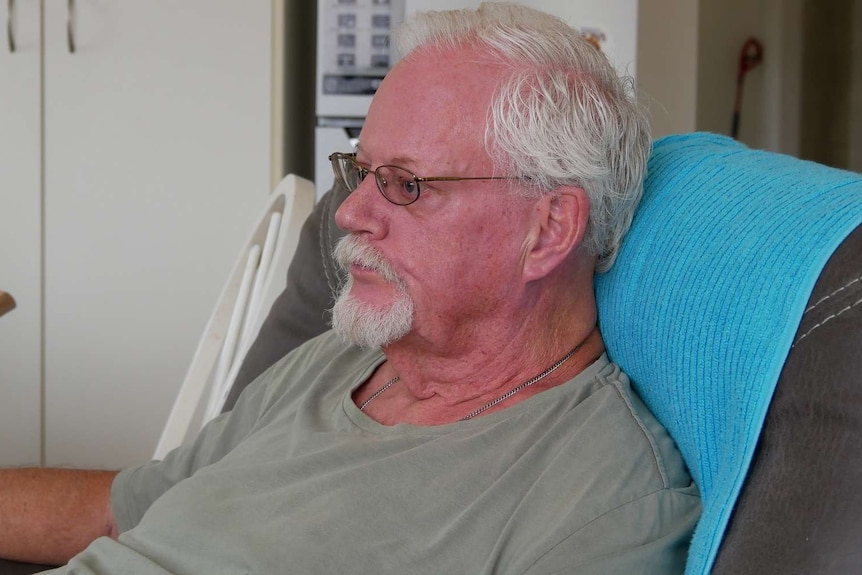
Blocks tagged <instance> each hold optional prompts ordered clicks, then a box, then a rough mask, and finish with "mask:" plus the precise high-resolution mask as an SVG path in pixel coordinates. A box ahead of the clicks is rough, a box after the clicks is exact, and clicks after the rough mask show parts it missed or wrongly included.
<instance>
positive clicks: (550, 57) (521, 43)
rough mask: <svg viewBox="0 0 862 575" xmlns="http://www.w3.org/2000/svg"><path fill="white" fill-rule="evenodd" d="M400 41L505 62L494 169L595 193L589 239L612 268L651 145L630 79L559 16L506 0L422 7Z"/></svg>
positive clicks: (603, 267) (490, 145) (495, 106)
mask: <svg viewBox="0 0 862 575" xmlns="http://www.w3.org/2000/svg"><path fill="white" fill-rule="evenodd" d="M394 42H395V47H396V50H397V51H398V52H399V53H400V54H403V55H405V56H409V54H410V53H411V52H413V51H414V50H417V49H420V48H421V49H427V48H435V47H436V48H437V49H441V50H447V49H455V48H458V47H461V46H465V45H469V46H473V47H477V48H479V49H480V50H482V51H484V52H485V53H487V55H488V56H489V57H491V58H493V60H494V62H496V63H497V64H499V65H503V66H505V67H506V68H507V69H508V72H509V73H508V76H507V77H506V78H504V79H503V80H502V82H501V84H500V85H499V86H498V87H497V91H496V94H495V96H494V99H493V102H492V104H491V109H490V110H489V117H488V123H487V127H486V132H485V147H486V149H487V150H488V153H489V155H490V156H491V158H492V160H493V161H494V163H495V169H497V170H500V171H501V173H511V174H517V175H519V176H522V178H523V180H524V181H525V182H527V183H528V184H529V186H528V187H529V188H530V189H531V190H532V193H552V192H553V190H555V189H556V188H558V187H560V186H577V187H580V188H582V189H583V190H584V191H585V192H586V193H587V195H588V196H589V199H590V218H589V223H588V225H587V230H586V235H585V237H584V246H585V248H586V249H587V250H588V251H589V253H591V254H593V255H595V256H596V257H597V262H596V271H598V272H605V271H608V270H609V269H610V268H611V266H612V265H613V263H614V260H615V259H616V255H617V251H618V250H619V246H620V243H621V242H622V239H623V236H624V235H625V233H626V231H628V228H629V226H630V225H631V221H632V217H633V215H634V211H635V209H636V207H637V205H638V203H639V201H640V198H641V195H642V193H643V180H644V177H645V172H646V162H647V158H648V157H649V153H650V147H651V139H650V133H649V123H648V120H647V118H646V116H645V114H644V113H643V111H642V110H641V108H640V107H639V106H638V105H637V103H636V101H635V92H634V82H633V80H632V78H631V77H630V76H625V75H623V76H620V75H618V74H617V72H616V70H615V69H614V67H613V65H612V64H611V63H610V61H609V60H608V59H607V58H606V57H605V55H604V54H603V53H602V52H601V51H600V50H598V49H596V47H595V46H594V45H593V44H591V43H590V42H589V41H588V40H587V39H586V38H585V37H584V36H583V35H582V34H581V33H580V32H578V31H577V30H575V29H573V28H572V27H570V26H569V25H568V24H566V23H565V22H563V21H562V20H560V19H559V18H556V17H554V16H551V15H549V14H545V13H543V12H540V11H537V10H534V9H531V8H527V7H525V6H520V5H517V4H509V3H504V2H485V3H483V4H482V5H481V6H479V8H478V9H476V10H452V11H446V12H425V13H422V14H417V15H416V16H415V17H414V18H412V19H411V20H409V21H408V22H406V23H405V24H404V25H402V26H401V27H400V28H399V29H398V30H397V32H396V35H395V38H394Z"/></svg>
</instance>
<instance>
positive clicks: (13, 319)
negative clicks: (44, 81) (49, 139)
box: [0, 0, 42, 466]
mask: <svg viewBox="0 0 862 575" xmlns="http://www.w3.org/2000/svg"><path fill="white" fill-rule="evenodd" d="M0 6H2V7H0V16H2V23H3V28H2V29H0V30H2V33H3V38H2V43H0V290H3V291H6V292H9V293H11V294H12V296H13V297H14V298H15V300H16V302H17V307H16V308H15V309H14V310H12V311H11V312H9V313H8V314H7V315H4V316H3V317H0V466H3V465H19V464H33V463H36V464H38V463H39V457H40V455H39V452H40V421H41V417H40V396H41V392H40V386H41V368H40V362H41V327H40V323H41V319H40V318H41V305H42V304H41V300H42V281H41V267H42V262H41V251H42V248H41V246H42V243H41V242H42V239H41V238H42V233H41V223H40V220H41V196H40V193H41V192H40V190H41V187H40V183H39V178H40V175H39V174H40V167H39V165H40V159H39V158H40V137H39V132H40V105H39V99H40V86H39V2H38V1H37V0H18V1H17V2H15V3H14V4H13V5H12V7H14V10H13V12H12V14H11V15H10V14H9V12H8V10H9V8H10V4H9V3H7V2H3V3H2V5H0ZM10 18H11V20H10ZM7 23H8V24H11V26H9V27H7ZM10 32H11V34H12V39H13V40H14V44H15V46H14V51H13V50H12V47H11V46H10V42H9V41H10V37H9V36H8V34H9V33H10Z"/></svg>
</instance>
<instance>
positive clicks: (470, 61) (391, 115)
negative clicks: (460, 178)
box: [360, 48, 501, 169]
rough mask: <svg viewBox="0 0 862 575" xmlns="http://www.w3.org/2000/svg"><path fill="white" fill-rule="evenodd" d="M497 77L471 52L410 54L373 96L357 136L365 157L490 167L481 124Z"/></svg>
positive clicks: (492, 67)
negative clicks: (479, 164)
mask: <svg viewBox="0 0 862 575" xmlns="http://www.w3.org/2000/svg"><path fill="white" fill-rule="evenodd" d="M500 75H501V69H500V67H499V66H498V65H493V64H491V63H490V62H489V61H488V58H487V57H486V56H483V55H482V54H480V53H478V52H477V51H476V50H475V49H473V48H462V49H458V50H454V49H452V50H437V49H428V48H426V49H422V50H421V51H418V52H417V53H413V54H411V55H410V56H408V57H407V58H406V59H404V60H402V61H401V62H399V63H398V64H397V65H396V66H395V67H394V68H393V69H392V71H391V72H390V73H389V74H388V75H387V76H386V78H385V79H384V80H383V82H382V83H381V85H380V88H379V89H378V91H377V94H376V95H375V96H374V99H373V101H372V103H371V108H370V109H369V111H368V116H367V117H366V121H365V125H364V127H363V129H362V133H361V135H360V141H361V142H362V146H361V151H362V153H363V155H367V156H369V158H368V159H369V160H371V161H372V162H374V163H381V162H383V163H385V162H389V161H392V159H393V158H395V157H397V158H399V159H406V160H411V159H412V160H413V161H414V162H415V163H416V164H417V166H413V167H416V168H417V169H418V167H422V166H424V165H430V164H432V163H433V164H434V165H435V166H437V167H440V168H444V167H445V168H450V169H454V168H457V167H458V166H459V165H462V167H463V165H471V166H472V165H474V164H476V163H481V164H483V166H485V167H488V166H490V160H489V159H488V156H487V153H486V152H485V146H484V139H485V126H486V122H487V118H488V112H489V108H490V104H491V100H492V97H493V94H494V91H495V90H496V87H497V85H498V84H499V80H500ZM441 163H443V164H445V166H441Z"/></svg>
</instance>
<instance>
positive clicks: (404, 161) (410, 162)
mask: <svg viewBox="0 0 862 575" xmlns="http://www.w3.org/2000/svg"><path fill="white" fill-rule="evenodd" d="M362 152H363V150H362V148H361V147H360V146H358V145H357V146H356V147H355V148H354V149H353V153H355V154H356V157H357V161H359V154H360V153H362ZM416 162H417V161H416V160H415V159H413V158H410V157H408V156H395V157H394V158H391V159H389V160H387V161H385V162H382V163H381V164H380V165H381V166H397V167H399V168H404V169H405V170H408V171H410V172H413V171H414V170H415V166H416ZM359 163H360V164H365V163H366V162H361V161H359Z"/></svg>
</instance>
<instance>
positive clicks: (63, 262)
mask: <svg viewBox="0 0 862 575" xmlns="http://www.w3.org/2000/svg"><path fill="white" fill-rule="evenodd" d="M4 4H5V3H4ZM39 4H40V3H38V2H36V1H35V0H16V4H15V5H16V8H17V14H16V15H15V22H14V24H15V30H16V32H17V33H16V36H18V37H20V41H19V42H18V44H19V46H18V48H19V50H18V51H16V52H15V53H9V52H8V50H7V51H6V53H4V54H3V57H2V59H0V61H2V62H3V64H2V69H0V75H2V76H3V80H2V83H0V97H2V99H3V108H4V109H3V111H2V112H0V120H2V121H3V128H2V135H0V151H3V152H4V158H8V157H12V158H16V159H19V157H20V161H18V162H16V164H18V163H20V166H19V165H16V166H15V167H14V171H13V172H7V170H6V169H5V167H4V168H3V170H2V172H0V186H2V188H0V189H2V202H3V204H4V205H3V206H2V207H0V213H2V216H0V225H2V226H3V231H2V232H0V233H2V236H0V238H2V242H3V244H4V247H3V248H2V250H3V251H0V254H2V260H0V289H4V290H5V291H8V292H10V293H12V294H13V295H14V296H15V297H16V299H17V300H18V301H19V304H20V307H19V309H17V310H15V311H13V312H11V313H10V314H8V315H7V316H4V317H3V318H2V321H0V346H2V347H0V378H2V382H0V383H2V385H0V464H17V463H25V462H33V461H34V455H33V447H32V443H33V437H35V438H36V442H37V445H40V447H39V449H40V450H42V451H44V453H43V454H41V455H40V454H39V453H37V454H36V455H37V456H40V457H43V462H44V463H45V464H46V465H74V466H80V467H117V466H121V465H126V464H131V463H136V462H140V461H143V460H146V458H147V457H148V456H149V454H150V453H151V452H152V450H153V448H154V446H155V444H156V441H157V438H158V434H159V432H160V430H161V427H162V426H163V424H164V421H165V419H166V417H167V414H168V411H169V410H170V406H171V403H172V401H173V398H174V396H175V395H176V392H177V390H178V388H179V385H180V383H181V381H182V378H183V375H184V372H185V369H186V367H187V365H188V363H189V361H190V360H191V357H192V354H193V352H194V348H195V345H196V343H197V339H198V337H199V336H200V334H201V332H202V330H203V327H204V324H205V322H206V318H207V317H208V314H209V312H210V310H211V308H212V306H213V305H214V303H215V300H216V298H217V295H218V293H219V290H220V289H221V286H222V283H223V282H224V280H225V278H226V277H227V274H228V272H229V271H230V266H231V264H232V262H233V260H234V259H235V257H236V255H237V250H238V249H239V246H240V245H241V244H242V242H243V240H244V238H245V235H246V234H247V231H248V229H249V228H250V226H251V224H252V222H253V220H254V217H255V216H256V214H257V212H258V211H259V209H260V206H261V205H263V203H264V202H265V199H266V197H267V195H268V194H269V191H270V166H269V162H270V157H271V153H270V117H271V80H270V76H271V70H270V67H271V62H272V57H271V51H272V48H271V40H272V38H271V36H272V33H271V9H272V3H271V0H253V1H243V2H237V1H235V0H221V1H213V0H183V1H182V2H176V1H169V0H149V1H147V2H139V1H135V0H75V1H74V2H73V3H71V4H70V3H68V2H58V1H48V2H42V3H41V9H42V10H43V13H42V14H41V17H42V19H43V23H44V28H43V31H44V32H43V33H44V38H43V51H42V58H43V60H42V64H41V65H42V74H41V78H42V80H41V83H40V82H39V78H40V68H39V66H40V56H39V48H38V46H39V45H38V42H35V43H34V44H33V45H31V46H30V47H29V48H27V47H26V46H25V44H24V38H25V37H26V35H27V34H30V36H34V35H35V37H36V38H37V39H38V36H37V35H38V30H39V21H38V18H35V19H32V18H28V17H29V16H30V15H31V14H25V11H26V10H29V11H31V12H33V13H34V14H36V15H37V16H38V15H39V14H38V13H39ZM31 5H34V6H31ZM70 5H71V6H72V8H73V13H72V14H70V13H69V11H68V10H69V6H70ZM25 6H26V9H25ZM31 20H32V21H31ZM30 26H35V32H27V31H26V30H28V29H29V27H30ZM70 30H71V33H72V38H73V41H74V47H75V51H74V53H72V52H70V49H69V31H70ZM25 60H32V64H30V63H28V62H25ZM7 68H8V69H9V70H17V69H18V68H22V69H24V68H26V70H24V71H20V72H17V73H18V74H20V75H22V76H27V77H28V78H29V77H30V76H31V75H32V76H34V77H35V81H34V82H30V83H31V84H33V85H31V86H23V84H24V82H17V81H13V80H8V83H9V84H10V85H8V86H7V85H6V84H7V78H6V76H7V75H8V74H7V71H6V70H7ZM28 91H29V92H30V93H29V94H28V93H25V94H19V92H28ZM7 92H8V93H15V96H14V98H16V99H17V98H20V99H22V100H26V101H27V103H26V104H25V105H24V107H23V109H24V110H30V108H32V106H33V102H34V101H35V102H36V104H35V107H36V111H35V113H34V112H32V111H30V112H29V113H30V114H31V115H33V114H35V116H36V120H35V121H34V120H32V119H30V120H27V119H23V120H22V118H21V117H20V116H21V115H20V113H19V112H18V111H16V110H11V111H10V110H7V108H9V106H7V105H6V101H7ZM10 101H11V100H10ZM40 101H41V106H40V105H39V103H40ZM7 114H8V115H9V116H10V117H13V118H15V121H16V122H17V124H16V125H15V126H14V129H13V130H9V131H8V132H7V130H6V126H7V118H6V115H7ZM22 142H23V143H24V144H25V145H21V143H22ZM10 151H11V152H10ZM6 152H10V155H9V156H7V155H5V153H6ZM5 163H6V162H5V160H3V161H2V164H5ZM2 164H0V165H2ZM19 172H20V173H19ZM34 173H35V175H34ZM34 198H35V199H34ZM7 200H8V201H9V202H10V203H11V205H12V206H13V208H15V210H16V211H17V212H20V214H13V213H11V212H7V210H6V207H5V204H6V203H7ZM7 220H13V222H12V225H11V226H10V227H9V229H8V231H7V229H6V225H7V223H9V222H8V221H7ZM10 246H15V248H14V250H13V249H12V248H11V247H10ZM7 278H8V279H7ZM34 334H35V335H34ZM22 336H23V337H22ZM7 346H10V347H9V348H8V349H7ZM12 346H14V347H15V348H19V349H14V350H13V347H12ZM34 350H35V351H34ZM34 355H35V356H36V358H37V359H36V360H33V359H32V356H34ZM34 363H35V364H36V366H35V367H33V364H34ZM12 365H14V366H15V367H14V368H11V367H9V368H7V366H12ZM40 372H41V373H40ZM34 374H35V375H34ZM34 403H35V407H34ZM9 418H12V420H16V418H17V420H16V422H15V423H12V422H10V420H9ZM34 422H35V423H34ZM34 425H35V426H36V429H34ZM40 428H41V429H42V430H43V432H40ZM40 434H41V440H40V439H39V438H40ZM13 438H14V439H15V440H16V441H15V442H18V441H19V440H20V442H21V443H22V445H21V446H20V447H15V448H14V450H13V448H12V447H10V445H11V444H10V440H11V439H13ZM36 461H38V459H36Z"/></svg>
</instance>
